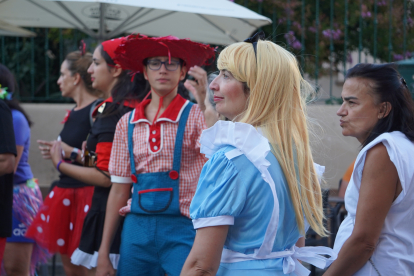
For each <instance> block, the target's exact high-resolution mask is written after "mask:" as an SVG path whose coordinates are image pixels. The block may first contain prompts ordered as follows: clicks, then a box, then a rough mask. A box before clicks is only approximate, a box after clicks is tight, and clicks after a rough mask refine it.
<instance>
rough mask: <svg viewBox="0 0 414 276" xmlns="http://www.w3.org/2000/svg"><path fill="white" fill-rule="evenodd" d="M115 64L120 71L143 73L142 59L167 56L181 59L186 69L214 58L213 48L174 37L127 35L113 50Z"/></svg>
mask: <svg viewBox="0 0 414 276" xmlns="http://www.w3.org/2000/svg"><path fill="white" fill-rule="evenodd" d="M115 55H116V57H115V62H116V63H118V64H119V65H121V67H122V69H127V70H131V71H134V72H143V69H144V63H143V61H144V59H146V58H150V57H157V56H167V57H169V58H170V59H171V58H172V57H174V58H180V59H182V60H183V61H184V62H185V64H186V66H187V68H190V67H192V66H195V65H198V66H201V65H204V64H206V63H207V62H208V61H209V60H212V59H213V58H214V56H215V55H214V48H212V47H210V46H209V45H206V44H202V43H197V42H194V41H191V40H189V39H179V38H178V37H175V36H164V37H147V36H145V35H140V34H137V35H129V36H127V37H126V38H125V39H124V40H123V41H122V43H120V44H119V46H118V48H117V49H116V50H115Z"/></svg>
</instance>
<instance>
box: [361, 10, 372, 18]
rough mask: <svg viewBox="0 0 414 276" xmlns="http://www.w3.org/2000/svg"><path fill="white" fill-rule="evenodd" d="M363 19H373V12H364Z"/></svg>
mask: <svg viewBox="0 0 414 276" xmlns="http://www.w3.org/2000/svg"><path fill="white" fill-rule="evenodd" d="M361 15H362V17H363V18H367V17H371V12H369V11H367V12H362V14H361Z"/></svg>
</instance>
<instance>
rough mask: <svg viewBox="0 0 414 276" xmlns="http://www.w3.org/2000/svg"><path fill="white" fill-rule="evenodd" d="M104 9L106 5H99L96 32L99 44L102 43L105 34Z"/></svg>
mask: <svg viewBox="0 0 414 276" xmlns="http://www.w3.org/2000/svg"><path fill="white" fill-rule="evenodd" d="M106 7H107V4H103V3H101V4H99V11H100V14H99V32H98V34H99V35H98V39H99V43H102V42H103V41H104V40H105V39H104V36H105V34H106V27H105V18H106Z"/></svg>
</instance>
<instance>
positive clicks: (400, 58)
mask: <svg viewBox="0 0 414 276" xmlns="http://www.w3.org/2000/svg"><path fill="white" fill-rule="evenodd" d="M393 57H394V60H395V61H398V60H403V59H404V57H403V55H399V54H393Z"/></svg>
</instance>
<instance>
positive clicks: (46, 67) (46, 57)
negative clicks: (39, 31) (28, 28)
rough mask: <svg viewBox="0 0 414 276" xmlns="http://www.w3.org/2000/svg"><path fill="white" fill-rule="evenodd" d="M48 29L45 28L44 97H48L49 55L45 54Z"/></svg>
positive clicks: (47, 46)
mask: <svg viewBox="0 0 414 276" xmlns="http://www.w3.org/2000/svg"><path fill="white" fill-rule="evenodd" d="M48 33H49V29H47V28H46V29H45V64H46V66H45V71H46V72H45V73H46V83H45V89H46V99H49V57H48V56H47V52H48V51H49V39H48Z"/></svg>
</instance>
